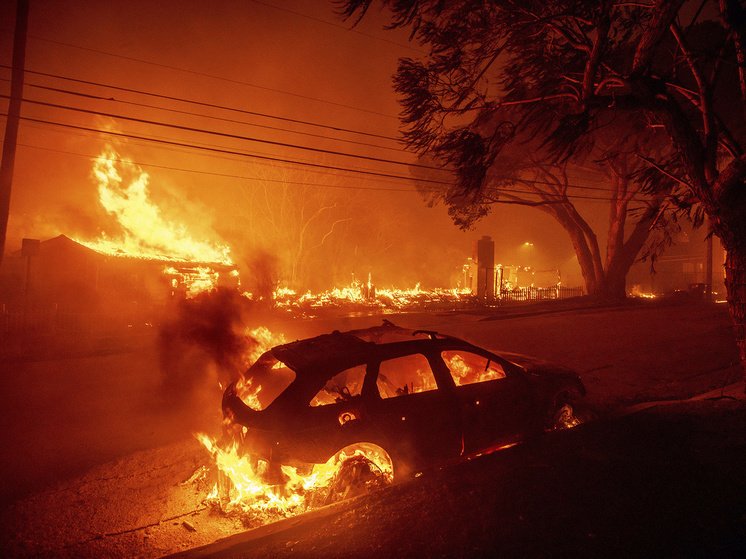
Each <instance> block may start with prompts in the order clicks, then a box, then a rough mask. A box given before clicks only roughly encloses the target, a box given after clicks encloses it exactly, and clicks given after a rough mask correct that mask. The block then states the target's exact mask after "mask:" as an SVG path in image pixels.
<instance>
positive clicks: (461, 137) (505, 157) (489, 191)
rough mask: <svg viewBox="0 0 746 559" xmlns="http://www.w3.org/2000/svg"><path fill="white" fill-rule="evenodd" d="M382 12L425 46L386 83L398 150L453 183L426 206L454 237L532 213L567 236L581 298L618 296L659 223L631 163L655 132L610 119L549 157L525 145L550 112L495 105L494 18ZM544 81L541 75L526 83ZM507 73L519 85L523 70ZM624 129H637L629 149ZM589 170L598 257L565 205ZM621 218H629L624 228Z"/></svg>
mask: <svg viewBox="0 0 746 559" xmlns="http://www.w3.org/2000/svg"><path fill="white" fill-rule="evenodd" d="M384 3H385V4H390V5H391V6H393V10H394V14H395V22H394V26H397V25H412V27H413V33H414V35H415V36H416V37H417V39H418V40H419V41H420V42H421V43H422V44H423V45H426V46H429V48H430V54H429V56H428V57H427V58H426V60H424V61H415V60H412V59H403V60H401V61H400V64H399V69H398V72H397V74H396V76H395V78H394V82H395V88H396V90H397V91H398V92H399V93H400V95H401V102H402V105H403V114H402V122H403V124H404V131H403V134H404V139H405V141H406V142H407V144H408V145H409V147H410V148H412V149H414V150H415V151H417V152H418V153H420V154H427V155H428V157H429V158H430V161H431V162H432V163H434V164H435V163H438V164H441V165H444V166H445V167H447V168H449V169H451V170H452V171H453V173H454V175H455V176H456V181H455V183H454V185H453V187H450V188H445V189H441V192H440V193H437V191H436V194H435V196H434V197H433V196H430V202H431V203H432V202H433V201H434V200H435V199H439V200H440V201H443V202H444V203H445V204H446V205H447V206H448V207H449V212H450V214H451V216H452V218H453V220H454V222H455V223H456V224H457V225H459V226H460V227H461V228H464V229H467V228H470V227H471V226H472V225H473V224H474V222H475V221H476V220H478V219H480V218H481V217H483V216H484V215H486V214H487V213H488V212H489V211H490V208H491V207H492V205H493V204H495V203H511V204H521V205H526V206H533V207H536V208H537V209H539V210H542V211H544V212H546V213H548V214H549V215H551V216H552V217H553V218H554V219H555V220H556V221H557V222H558V223H559V224H560V225H561V226H562V227H563V228H564V229H565V231H566V232H567V233H568V235H569V237H570V240H571V242H572V245H573V248H574V249H575V252H576V255H577V258H578V263H579V265H580V268H581V272H582V274H583V278H584V281H585V288H586V292H587V293H590V294H594V295H598V296H601V297H604V298H623V297H625V296H626V286H625V280H626V275H627V272H628V271H629V268H630V267H631V265H632V264H633V263H634V262H635V260H636V258H637V255H638V254H639V252H640V250H641V249H642V247H643V246H644V244H645V242H646V240H647V238H648V235H649V233H650V230H651V228H652V227H653V226H661V225H663V224H665V223H667V222H666V220H663V219H660V218H659V215H658V214H659V211H660V210H661V209H662V207H661V202H662V200H663V199H664V198H665V193H660V192H659V193H651V192H650V190H649V189H647V190H646V189H643V188H642V187H643V186H644V184H643V183H641V182H639V181H638V180H637V175H636V173H637V172H639V171H640V166H641V162H642V160H640V159H638V158H636V157H635V154H638V155H639V154H640V153H641V150H642V149H650V148H651V139H652V140H654V139H655V137H656V133H655V131H650V130H646V129H645V127H640V126H639V123H636V122H630V123H627V122H626V120H627V119H622V118H621V117H620V116H619V115H613V114H612V115H608V117H607V119H606V120H607V122H605V123H604V126H602V127H598V128H597V129H595V130H594V131H593V132H592V134H590V135H589V137H588V138H586V141H585V143H584V146H578V148H580V147H584V148H585V149H575V150H573V152H572V153H558V152H557V150H556V149H553V146H552V145H550V143H548V142H547V141H546V138H545V140H539V141H536V140H535V138H536V137H541V134H537V132H539V131H540V129H541V128H542V127H544V128H546V127H548V126H550V125H551V124H552V122H553V121H554V120H556V118H557V117H556V115H555V112H554V111H550V112H548V113H544V112H541V111H538V112H535V113H533V114H529V113H528V112H527V110H526V108H527V105H526V104H525V103H523V101H522V100H510V99H508V98H507V97H506V93H509V90H507V91H506V89H505V87H504V85H505V79H503V78H501V77H500V76H499V75H498V76H497V77H495V74H494V72H495V71H496V68H494V66H496V65H497V64H496V63H499V62H500V61H502V60H504V59H505V51H504V50H503V49H502V48H501V47H500V45H499V33H500V25H502V24H505V23H506V22H505V21H503V20H502V19H501V18H504V17H505V14H500V13H498V8H497V7H496V6H495V5H489V4H488V3H485V2H461V3H449V7H448V8H446V7H444V6H441V4H442V3H441V4H438V3H436V2H419V3H417V2H384ZM362 4H363V5H360V6H358V5H357V3H355V2H349V3H348V4H347V11H346V12H345V13H346V15H347V16H351V15H353V14H354V12H355V10H356V9H362V10H364V9H365V8H367V4H368V3H362ZM495 4H499V3H495ZM431 5H432V6H431ZM408 6H409V7H408ZM410 9H411V12H410V11H407V10H410ZM513 9H515V10H518V11H520V8H519V7H513ZM420 11H421V13H420ZM524 42H526V43H527V44H530V43H531V39H530V38H529V37H524ZM529 46H530V45H529ZM545 73H546V68H542V69H541V71H540V72H537V79H539V76H542V75H544V74H545ZM518 75H520V76H522V77H525V75H524V73H523V72H519V73H518ZM540 104H541V103H532V104H531V105H530V106H535V105H540ZM618 121H619V122H618ZM621 121H625V122H624V123H622V122H621ZM624 125H632V126H634V127H635V128H637V129H638V134H636V135H635V136H633V139H632V140H631V141H630V140H629V139H628V138H629V134H628V132H627V131H625V130H623V126H624ZM620 138H621V140H620ZM652 143H653V144H654V142H652ZM599 146H603V147H602V148H601V147H599ZM589 172H590V173H591V174H592V176H593V177H594V178H595V180H597V181H598V186H597V187H596V188H595V198H600V197H606V199H607V200H609V205H610V209H609V222H608V231H607V239H608V241H607V244H606V254H605V256H604V255H602V252H601V250H600V248H599V242H598V236H597V235H596V233H595V231H594V230H593V228H592V227H591V226H590V225H589V222H588V220H587V219H586V218H584V217H583V215H582V212H581V211H579V208H580V205H579V204H576V203H574V201H575V200H580V201H581V202H582V200H583V199H587V198H588V193H587V192H585V193H584V192H582V191H579V189H580V188H582V187H576V186H575V185H573V183H574V182H577V178H578V176H583V175H588V173H589ZM602 186H605V191H604V189H603V188H599V187H602ZM428 190H432V187H428ZM584 194H585V195H584ZM663 208H664V209H667V208H669V207H668V206H664V207H663ZM631 216H634V217H635V218H636V221H635V223H634V224H632V227H631V228H630V227H628V221H630V217H631ZM656 218H658V219H656Z"/></svg>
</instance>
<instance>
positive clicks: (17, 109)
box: [0, 0, 29, 264]
mask: <svg viewBox="0 0 746 559" xmlns="http://www.w3.org/2000/svg"><path fill="white" fill-rule="evenodd" d="M28 9H29V0H17V3H16V29H15V36H14V39H13V70H12V72H11V75H10V103H9V104H8V119H7V120H6V122H5V140H4V144H3V159H2V162H0V264H2V262H3V254H4V253H5V236H6V233H7V230H8V215H9V214H10V190H11V187H12V186H13V167H14V165H15V159H16V140H17V138H18V121H19V119H20V117H21V98H22V97H23V73H24V67H25V60H26V29H27V28H28Z"/></svg>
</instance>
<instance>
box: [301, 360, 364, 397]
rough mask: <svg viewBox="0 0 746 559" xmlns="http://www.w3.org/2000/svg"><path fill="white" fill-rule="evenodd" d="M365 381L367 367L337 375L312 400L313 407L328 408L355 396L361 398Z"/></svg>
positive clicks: (348, 370) (360, 366) (353, 368)
mask: <svg viewBox="0 0 746 559" xmlns="http://www.w3.org/2000/svg"><path fill="white" fill-rule="evenodd" d="M364 379H365V365H358V366H357V367H352V368H351V369H346V370H344V371H342V372H341V373H337V374H336V375H334V376H333V377H332V378H330V379H329V380H328V381H326V384H325V385H324V388H322V389H321V390H319V392H318V394H316V396H314V397H313V400H311V404H310V405H311V406H312V407H316V406H327V405H329V404H337V403H339V402H345V401H347V400H349V399H350V398H352V397H354V396H359V395H360V392H361V390H362V389H363V380H364Z"/></svg>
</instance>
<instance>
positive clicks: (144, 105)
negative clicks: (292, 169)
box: [0, 78, 403, 153]
mask: <svg viewBox="0 0 746 559" xmlns="http://www.w3.org/2000/svg"><path fill="white" fill-rule="evenodd" d="M0 81H4V82H9V81H10V80H7V79H4V78H0ZM24 87H31V88H36V89H41V90H44V91H52V92H55V93H63V94H68V95H75V96H78V97H85V98H88V99H93V100H96V101H109V102H114V103H120V104H123V105H131V106H134V107H142V108H146V109H156V110H160V111H166V112H169V113H175V114H179V115H187V116H195V117H198V118H207V119H211V120H216V121H219V122H227V123H230V124H242V125H245V126H253V127H255V128H264V129H266V130H275V131H277V132H285V133H288V134H298V135H301V136H308V137H311V138H320V139H323V140H330V141H333V142H344V143H346V144H353V145H358V146H365V147H371V148H375V149H384V150H388V151H395V152H399V153H400V152H401V151H403V150H402V148H401V147H390V146H381V145H378V144H370V143H367V142H358V141H355V140H344V139H342V138H334V137H332V136H324V135H322V134H314V133H312V132H303V131H300V130H291V129H289V128H281V127H279V126H269V125H267V124H257V123H254V122H247V121H245V120H237V119H233V118H224V117H218V116H214V115H208V114H205V113H197V112H192V111H183V110H179V109H171V108H167V107H159V106H157V105H149V104H148V103H137V102H136V101H125V100H122V99H114V98H112V97H102V96H100V95H90V94H86V93H81V92H78V91H73V90H70V89H61V88H58V87H49V86H44V85H39V84H33V83H25V84H24Z"/></svg>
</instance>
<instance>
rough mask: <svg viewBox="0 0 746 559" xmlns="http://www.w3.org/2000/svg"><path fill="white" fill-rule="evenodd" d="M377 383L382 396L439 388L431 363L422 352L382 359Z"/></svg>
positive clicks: (387, 396)
mask: <svg viewBox="0 0 746 559" xmlns="http://www.w3.org/2000/svg"><path fill="white" fill-rule="evenodd" d="M376 385H377V386H378V393H379V394H380V395H381V398H395V397H397V396H404V395H406V394H416V393H418V392H427V391H428V390H437V389H438V385H437V383H436V382H435V377H434V376H433V371H432V369H431V368H430V363H429V362H428V360H427V358H426V357H425V356H424V355H422V354H421V353H415V354H412V355H404V356H402V357H396V358H394V359H387V360H386V361H381V364H380V367H379V369H378V379H377V380H376Z"/></svg>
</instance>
